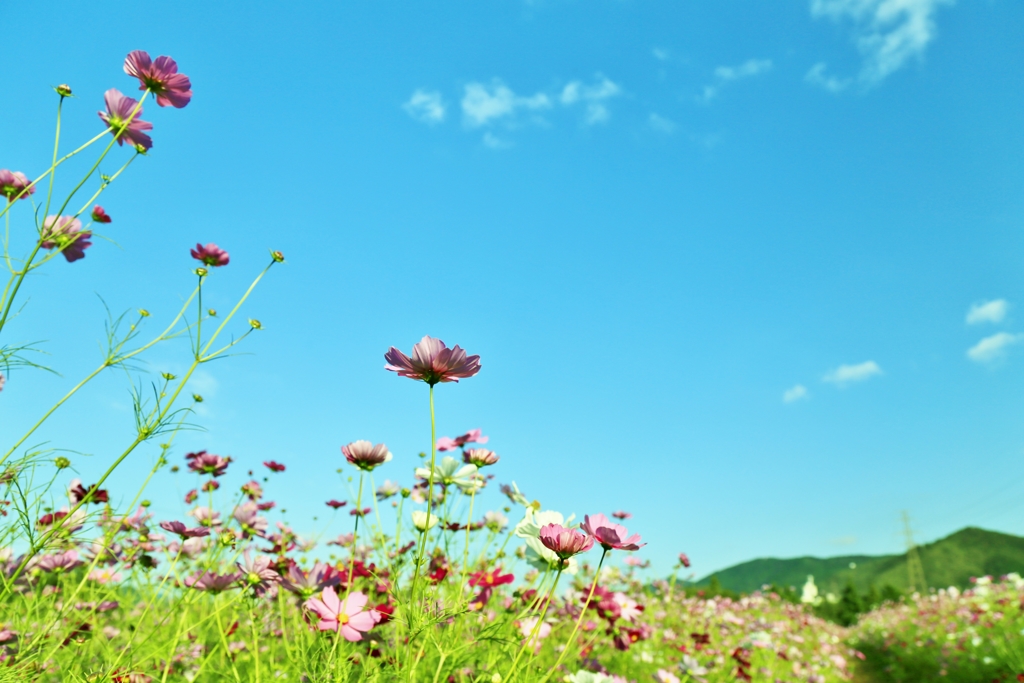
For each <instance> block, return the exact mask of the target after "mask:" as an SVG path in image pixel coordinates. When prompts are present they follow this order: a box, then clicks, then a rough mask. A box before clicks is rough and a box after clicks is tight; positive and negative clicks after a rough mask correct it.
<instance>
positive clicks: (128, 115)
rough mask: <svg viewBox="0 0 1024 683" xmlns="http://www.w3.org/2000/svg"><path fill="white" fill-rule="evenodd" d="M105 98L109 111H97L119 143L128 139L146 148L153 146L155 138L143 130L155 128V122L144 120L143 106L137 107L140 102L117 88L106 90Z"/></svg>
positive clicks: (121, 143)
mask: <svg viewBox="0 0 1024 683" xmlns="http://www.w3.org/2000/svg"><path fill="white" fill-rule="evenodd" d="M103 99H104V100H105V101H106V103H107V113H105V114H104V113H103V112H97V113H98V114H99V115H100V118H101V119H103V122H104V123H106V124H107V125H108V126H110V132H111V133H112V134H113V135H114V137H115V138H116V139H117V144H119V145H123V144H124V141H125V140H127V141H128V142H130V143H131V144H133V145H135V146H137V147H142V149H144V150H148V149H150V148H151V147H152V146H153V138H151V137H149V136H148V135H146V134H145V133H144V132H142V131H145V130H153V124H152V123H150V122H148V121H143V120H142V118H141V117H142V107H139V108H138V111H136V109H135V108H136V106H138V104H139V103H138V102H137V101H136V100H133V99H132V98H130V97H128V96H126V95H122V94H121V91H120V90H118V89H117V88H111V89H110V90H108V91H107V92H105V93H104V94H103ZM132 114H135V115H134V116H132ZM129 119H130V120H129Z"/></svg>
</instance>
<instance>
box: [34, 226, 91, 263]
mask: <svg viewBox="0 0 1024 683" xmlns="http://www.w3.org/2000/svg"><path fill="white" fill-rule="evenodd" d="M90 237H92V233H91V232H90V231H88V230H82V223H81V221H79V220H78V219H77V218H75V217H74V216H47V217H46V218H45V219H44V220H43V234H42V236H41V238H42V242H41V243H40V246H41V247H42V248H43V249H59V250H60V253H61V254H63V255H64V258H65V259H67V261H68V263H72V262H74V261H77V260H78V259H80V258H85V250H86V249H88V248H89V247H90V246H92V242H90V241H89V238H90Z"/></svg>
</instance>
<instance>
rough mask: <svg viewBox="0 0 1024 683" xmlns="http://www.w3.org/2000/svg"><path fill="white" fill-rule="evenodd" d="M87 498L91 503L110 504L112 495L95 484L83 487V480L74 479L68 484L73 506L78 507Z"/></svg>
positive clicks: (69, 496)
mask: <svg viewBox="0 0 1024 683" xmlns="http://www.w3.org/2000/svg"><path fill="white" fill-rule="evenodd" d="M86 496H88V498H89V502H90V503H96V504H99V503H109V502H110V494H109V493H107V490H106V489H98V488H96V485H95V484H93V485H92V486H88V487H86V486H83V485H82V480H81V479H72V480H71V483H69V484H68V498H70V499H71V504H72V505H76V504H77V503H78V502H79V501H82V500H85V499H86Z"/></svg>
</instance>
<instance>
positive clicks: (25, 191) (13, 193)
mask: <svg viewBox="0 0 1024 683" xmlns="http://www.w3.org/2000/svg"><path fill="white" fill-rule="evenodd" d="M35 191H36V188H35V186H34V185H32V183H31V181H30V180H29V179H28V177H27V176H26V175H25V174H24V173H22V172H21V171H8V170H7V169H6V168H2V169H0V194H2V195H4V196H5V197H7V202H8V203H11V202H13V201H14V200H15V199H28V196H29V195H30V194H33V193H35ZM19 195H20V196H19Z"/></svg>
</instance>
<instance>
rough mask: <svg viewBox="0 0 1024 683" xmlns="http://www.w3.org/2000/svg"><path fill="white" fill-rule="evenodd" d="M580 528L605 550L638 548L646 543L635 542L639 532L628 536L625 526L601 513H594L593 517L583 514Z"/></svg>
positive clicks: (638, 538) (638, 537)
mask: <svg viewBox="0 0 1024 683" xmlns="http://www.w3.org/2000/svg"><path fill="white" fill-rule="evenodd" d="M580 528H582V529H583V530H584V531H586V532H587V534H589V535H590V536H591V537H592V538H593V539H594V540H595V541H597V542H598V543H600V544H601V547H602V548H604V549H605V550H639V549H640V548H642V547H643V546H645V545H647V544H646V543H640V544H637V542H638V541H639V540H640V534H633V535H632V536H630V535H629V532H628V531H626V527H624V526H622V525H621V524H615V523H614V522H611V521H609V519H608V518H607V517H605V516H604V515H602V514H596V515H594V516H593V517H590V516H589V515H584V516H583V524H582V525H580Z"/></svg>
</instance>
